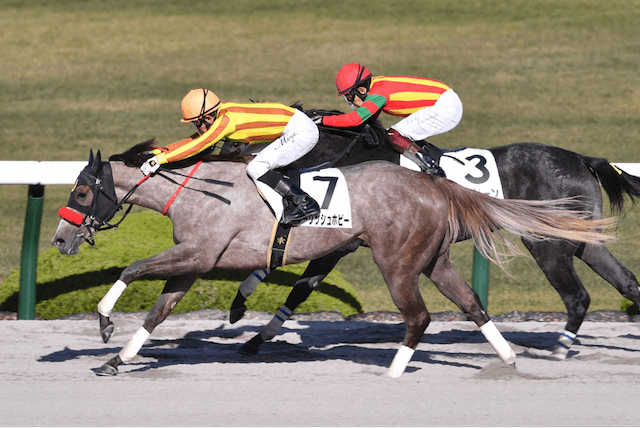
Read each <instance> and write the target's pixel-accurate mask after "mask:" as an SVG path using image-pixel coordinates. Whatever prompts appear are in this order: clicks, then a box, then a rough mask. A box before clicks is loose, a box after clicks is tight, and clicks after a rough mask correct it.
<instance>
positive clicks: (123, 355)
mask: <svg viewBox="0 0 640 428" xmlns="http://www.w3.org/2000/svg"><path fill="white" fill-rule="evenodd" d="M150 334H151V333H149V332H148V331H147V330H145V328H144V327H140V328H139V329H138V331H136V334H134V335H133V337H132V338H131V340H129V342H128V343H127V344H126V345H125V347H124V348H122V350H121V351H120V353H119V354H118V355H119V356H120V359H121V360H122V362H123V363H128V362H129V361H131V360H132V359H133V357H135V356H136V355H138V352H140V348H142V345H144V341H145V340H147V338H148V337H149V335H150Z"/></svg>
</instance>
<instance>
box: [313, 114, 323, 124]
mask: <svg viewBox="0 0 640 428" xmlns="http://www.w3.org/2000/svg"><path fill="white" fill-rule="evenodd" d="M322 118H323V116H320V115H319V114H314V115H313V116H311V117H310V119H311V120H312V121H313V123H315V124H316V125H322Z"/></svg>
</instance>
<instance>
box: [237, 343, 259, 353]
mask: <svg viewBox="0 0 640 428" xmlns="http://www.w3.org/2000/svg"><path fill="white" fill-rule="evenodd" d="M258 351H260V348H258V347H257V346H256V345H254V344H252V343H248V342H247V343H245V344H244V345H242V346H241V347H240V348H239V349H238V350H237V351H236V352H237V353H238V354H241V355H256V354H257V353H258Z"/></svg>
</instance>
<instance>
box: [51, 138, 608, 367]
mask: <svg viewBox="0 0 640 428" xmlns="http://www.w3.org/2000/svg"><path fill="white" fill-rule="evenodd" d="M152 144H153V142H152V141H151V142H145V143H141V144H139V145H137V146H136V147H134V148H132V149H130V150H129V151H128V152H125V153H123V154H121V155H117V156H114V157H112V158H111V161H110V162H102V161H101V159H100V152H98V154H97V156H96V158H95V159H94V158H93V155H91V156H90V158H89V165H88V166H87V167H86V168H85V170H84V171H83V172H82V173H81V174H80V176H79V177H78V181H77V183H76V185H75V186H74V188H73V190H72V193H71V195H70V198H69V203H68V204H67V207H63V208H61V210H60V215H61V217H63V219H62V220H61V221H60V225H59V226H58V229H57V231H56V233H55V236H54V237H53V240H52V243H53V245H55V246H56V247H57V248H58V250H59V251H60V253H61V254H68V255H70V254H76V253H77V252H78V249H79V246H80V245H81V244H82V243H83V242H85V241H89V242H90V243H92V242H93V236H94V235H95V233H96V231H98V230H101V229H102V228H105V227H109V226H107V225H109V223H108V222H109V220H110V219H111V218H112V217H113V216H114V214H115V212H116V211H117V209H119V208H120V205H121V204H122V203H123V202H124V201H125V200H126V201H127V203H131V204H135V205H139V206H142V207H145V208H149V209H152V210H156V211H159V212H163V211H164V212H166V215H168V216H169V217H170V218H171V220H172V222H173V226H174V228H173V234H174V241H175V243H176V245H175V246H174V247H172V248H170V249H168V250H166V251H163V252H161V253H160V254H157V255H155V256H153V257H150V258H148V259H144V260H140V261H137V262H134V263H133V264H131V265H130V266H128V267H127V268H125V269H124V270H123V272H122V274H121V275H120V278H119V280H118V281H117V282H116V284H114V286H113V287H112V289H111V290H110V291H109V292H108V293H107V295H106V296H105V297H104V298H103V300H102V301H101V302H100V304H99V306H98V312H99V313H100V327H101V332H102V335H103V340H104V341H105V342H106V341H107V340H108V339H109V337H110V336H111V334H112V332H113V324H112V323H111V321H110V320H109V315H110V312H111V309H112V308H113V306H114V305H115V302H116V300H117V299H118V297H119V296H120V295H121V293H122V292H123V291H124V289H125V288H126V287H127V286H128V285H129V284H130V283H131V282H133V281H135V280H136V279H139V278H142V277H144V276H147V275H159V276H167V277H168V279H167V283H166V285H165V288H164V290H163V292H162V294H161V295H160V297H159V298H158V301H157V302H156V303H155V305H154V306H153V308H152V309H151V311H150V312H149V314H148V316H147V318H146V320H145V321H144V323H143V326H142V327H141V328H140V329H139V330H138V331H137V332H136V333H135V334H134V336H133V337H132V338H131V340H130V341H129V342H128V343H127V345H126V346H125V347H124V348H123V349H122V350H121V351H120V352H119V354H118V355H117V356H115V357H113V358H112V359H111V360H109V361H108V362H107V363H105V364H104V365H103V366H101V367H100V368H98V369H96V370H95V372H96V374H98V375H110V376H113V375H116V374H117V373H118V370H117V367H118V366H119V365H120V364H122V363H127V362H129V361H131V359H132V358H133V357H135V356H136V355H137V353H138V352H139V350H140V349H141V347H142V346H143V344H144V342H145V340H146V339H147V338H148V337H149V335H150V333H151V332H152V331H153V330H154V328H155V327H156V326H158V325H159V324H160V323H161V322H162V321H163V320H164V319H165V318H166V317H167V316H168V315H169V313H170V312H171V310H172V309H173V308H174V307H175V305H176V304H177V302H178V301H179V300H180V299H181V298H182V297H183V296H184V295H185V294H186V293H187V291H188V290H189V289H190V287H191V286H192V285H193V283H194V282H195V281H196V280H197V279H198V278H199V277H201V276H202V275H203V274H204V273H206V272H208V271H209V270H211V269H213V268H221V269H244V270H256V269H262V268H265V267H267V263H268V261H267V260H268V254H269V251H270V243H271V241H272V231H273V229H274V224H275V218H274V215H273V213H272V212H271V210H270V209H269V208H268V206H267V204H265V202H264V201H263V200H262V199H261V198H260V196H259V195H258V192H257V191H256V188H255V186H254V185H253V183H252V182H251V180H250V179H249V178H248V177H247V175H246V165H245V164H244V163H243V162H205V163H202V164H200V163H198V164H196V166H194V167H191V166H188V167H185V168H179V169H175V170H169V171H168V170H160V172H159V173H158V174H156V175H154V176H146V177H143V174H142V173H141V172H140V170H139V169H138V168H137V166H139V165H140V164H141V162H142V161H143V160H144V156H140V153H144V151H145V150H148V149H149V147H150V146H151V145H152ZM134 149H135V150H134ZM115 159H117V160H115ZM198 167H199V168H198ZM196 168H198V169H197V171H196ZM339 171H340V172H341V173H342V174H343V177H340V178H339V180H342V179H343V178H344V180H346V183H347V186H348V189H349V194H350V198H351V200H350V203H351V214H352V218H351V227H350V228H317V227H305V226H301V227H296V228H293V229H292V230H291V234H290V236H289V238H288V241H289V242H288V247H287V257H286V263H287V264H288V263H299V262H303V261H306V260H311V259H317V258H318V257H321V256H323V255H325V254H328V253H330V252H332V251H334V250H335V249H337V248H340V247H343V246H345V245H346V244H349V243H350V242H354V241H356V240H358V239H362V240H364V241H366V242H367V243H368V244H369V246H370V247H371V252H372V256H373V259H374V261H375V262H376V264H377V265H378V267H379V268H380V270H381V272H382V276H383V277H384V280H385V282H386V283H387V286H388V288H389V291H390V293H391V297H392V299H393V301H394V303H395V305H396V306H397V308H398V309H399V311H400V312H401V314H402V316H403V318H404V320H405V324H406V334H405V338H404V341H403V343H402V346H401V347H400V349H399V350H398V352H397V354H396V357H395V358H394V360H393V362H392V363H391V367H390V368H389V372H388V374H389V375H390V376H391V377H398V376H400V375H401V374H402V373H403V372H404V370H405V368H406V365H407V364H408V362H409V361H410V359H411V356H412V354H413V351H414V349H415V347H416V346H417V345H418V343H419V341H420V339H421V337H422V335H423V334H424V331H425V329H426V328H427V325H428V324H429V321H430V317H429V313H428V311H427V308H426V306H425V304H424V301H423V299H422V296H421V295H420V292H419V288H418V277H419V275H420V273H423V274H425V275H426V276H427V277H429V278H430V279H431V280H432V281H433V283H434V284H435V285H436V287H437V288H438V289H439V290H440V292H442V293H443V294H444V295H445V296H446V297H447V298H449V299H450V300H452V301H454V302H456V303H457V304H458V305H459V306H460V307H461V308H462V309H463V311H464V312H465V313H466V314H467V315H468V316H469V318H470V319H471V320H473V321H474V322H475V323H476V324H477V325H478V326H479V327H480V330H481V331H482V333H483V334H484V335H485V337H486V338H487V340H488V341H489V342H490V343H491V345H492V346H493V347H494V349H495V350H496V352H497V354H498V355H499V356H500V358H501V359H502V360H503V361H504V362H505V363H508V364H515V353H514V352H513V350H512V349H511V347H510V346H509V344H508V343H507V342H506V341H505V340H504V338H503V337H502V335H501V334H500V332H499V331H498V330H497V328H496V327H495V326H494V324H493V323H492V322H491V321H490V319H489V317H488V315H487V314H486V312H485V311H484V309H483V307H482V304H481V302H480V301H479V299H478V298H477V295H476V294H475V293H474V292H473V291H472V290H471V289H470V288H469V286H468V285H467V284H466V283H465V281H464V280H463V279H462V277H461V276H460V275H459V274H458V273H457V272H456V271H455V270H454V269H453V267H452V265H451V263H450V261H449V247H450V245H451V244H452V243H453V242H454V241H455V239H456V238H457V237H458V236H461V235H462V234H464V235H465V236H469V237H471V238H472V239H474V240H475V242H476V246H477V247H478V249H479V250H480V251H481V252H482V253H483V255H484V256H485V257H487V258H489V259H491V260H493V261H495V262H496V263H498V264H499V265H501V266H502V265H503V263H505V261H506V259H507V258H508V257H511V256H514V255H518V254H519V251H518V249H517V247H516V246H515V245H514V244H512V243H511V242H509V241H508V240H506V239H504V238H503V237H502V235H501V234H500V232H497V231H499V230H500V229H504V230H505V231H507V232H510V233H512V234H514V235H516V236H520V237H525V238H527V239H535V240H546V239H553V238H550V237H557V238H561V239H571V240H574V241H576V242H598V241H609V240H611V239H613V237H611V236H610V235H607V234H604V233H602V232H601V231H602V230H604V229H605V228H608V227H610V226H612V225H613V223H614V222H613V219H605V220H598V221H589V220H587V219H586V216H585V217H584V218H581V217H578V216H576V215H575V212H573V213H572V212H570V211H568V210H567V209H566V207H567V205H570V204H571V201H569V200H558V201H537V202H536V201H519V200H497V199H493V198H490V197H488V196H485V195H483V194H480V193H478V192H474V191H471V190H467V189H464V188H463V187H461V186H459V185H457V184H455V183H453V182H451V181H449V180H446V179H443V178H438V177H432V176H428V175H426V174H421V173H416V172H413V171H410V170H407V169H405V168H401V167H399V166H396V165H393V164H390V163H387V162H368V163H364V164H360V165H357V166H352V167H345V168H341V169H339ZM176 175H178V176H180V177H181V178H180V179H179V180H178V181H176V180H174V179H173V178H172V177H175V176H176ZM336 175H339V174H336ZM182 177H191V178H190V179H185V180H184V181H183V182H182V184H180V183H179V181H182ZM187 180H189V181H188V183H187ZM179 190H182V192H181V193H178V192H179ZM170 202H172V203H170ZM408 213H410V214H411V215H408ZM412 218H421V219H423V220H424V221H422V222H420V227H416V224H417V223H415V222H414V221H412V220H411V219H412Z"/></svg>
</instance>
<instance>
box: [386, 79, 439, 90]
mask: <svg viewBox="0 0 640 428" xmlns="http://www.w3.org/2000/svg"><path fill="white" fill-rule="evenodd" d="M380 79H381V80H382V79H384V80H385V81H387V82H406V83H413V84H416V85H429V86H435V87H436V88H442V89H451V88H450V87H449V86H447V85H445V84H444V83H442V82H438V81H435V80H430V79H426V80H425V79H415V78H411V77H402V76H398V77H386V76H380ZM374 80H375V78H374Z"/></svg>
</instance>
